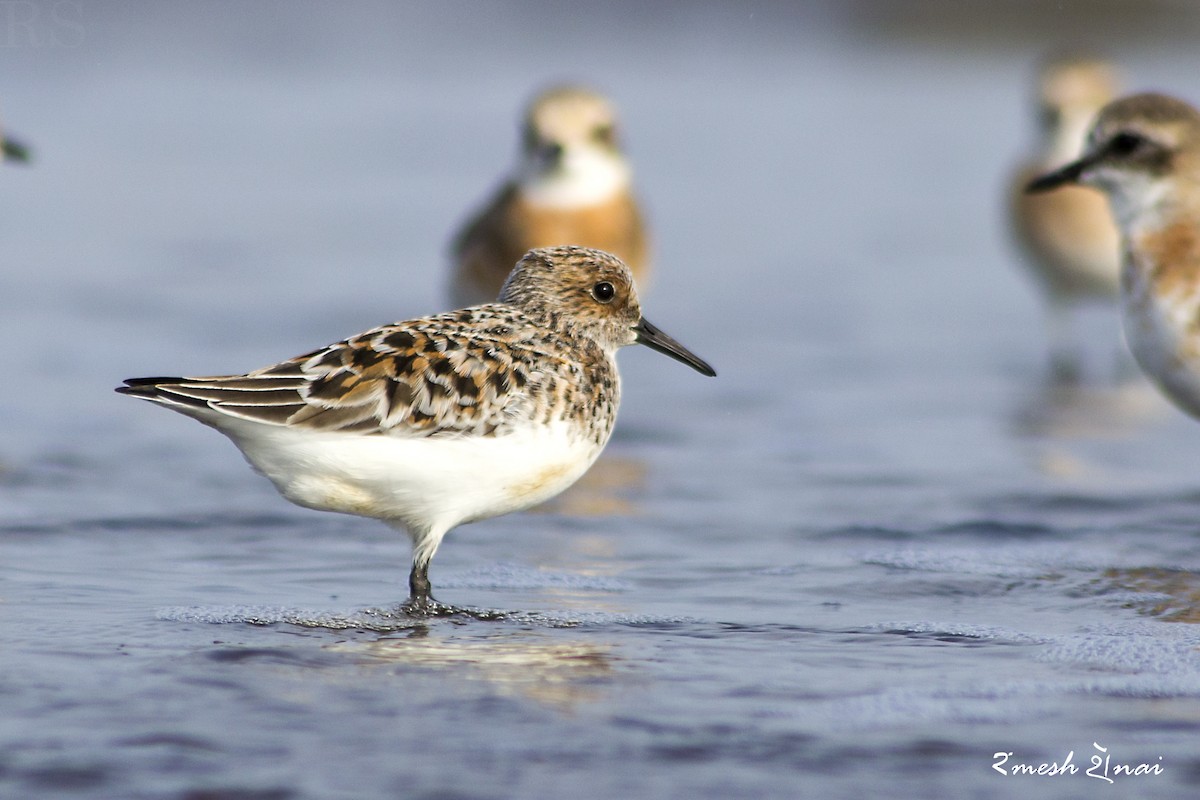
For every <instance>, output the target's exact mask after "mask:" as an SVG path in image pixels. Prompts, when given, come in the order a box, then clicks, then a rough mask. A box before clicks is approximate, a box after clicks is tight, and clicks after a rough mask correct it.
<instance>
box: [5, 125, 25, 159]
mask: <svg viewBox="0 0 1200 800" xmlns="http://www.w3.org/2000/svg"><path fill="white" fill-rule="evenodd" d="M0 156H3V160H4V161H13V162H16V163H18V164H26V163H28V162H29V158H30V154H29V148H28V147H27V146H25V145H24V144H22V143H21V142H19V141H17V140H16V139H14V138H12V137H11V136H8V135H5V134H4V132H3V131H0Z"/></svg>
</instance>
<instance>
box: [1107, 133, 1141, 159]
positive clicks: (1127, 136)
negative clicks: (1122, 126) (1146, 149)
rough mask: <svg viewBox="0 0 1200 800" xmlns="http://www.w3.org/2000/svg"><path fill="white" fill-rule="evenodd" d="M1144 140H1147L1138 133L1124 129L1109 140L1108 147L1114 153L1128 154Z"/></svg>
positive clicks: (1118, 154)
mask: <svg viewBox="0 0 1200 800" xmlns="http://www.w3.org/2000/svg"><path fill="white" fill-rule="evenodd" d="M1143 141H1145V140H1144V139H1143V138H1142V137H1141V136H1139V135H1137V134H1136V133H1129V132H1128V131H1122V132H1121V133H1118V134H1117V135H1116V136H1114V137H1113V138H1112V139H1111V140H1110V141H1109V143H1108V149H1109V152H1111V153H1112V154H1113V155H1116V156H1127V155H1129V154H1131V153H1132V152H1133V151H1135V150H1137V149H1138V148H1139V147H1141V146H1142V142H1143Z"/></svg>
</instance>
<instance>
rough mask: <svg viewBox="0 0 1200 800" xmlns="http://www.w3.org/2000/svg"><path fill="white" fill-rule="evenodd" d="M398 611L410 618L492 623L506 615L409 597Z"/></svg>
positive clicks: (489, 610) (431, 599)
mask: <svg viewBox="0 0 1200 800" xmlns="http://www.w3.org/2000/svg"><path fill="white" fill-rule="evenodd" d="M400 611H401V612H403V613H405V614H407V615H408V616H410V617H418V618H421V619H429V618H431V617H471V618H472V619H477V620H483V621H493V620H500V619H504V618H505V617H506V616H508V615H507V614H505V612H503V611H495V610H493V609H488V608H469V607H464V606H452V605H447V604H446V603H439V602H438V601H437V600H434V599H433V598H432V597H410V598H408V600H406V601H405V602H404V603H401V604H400Z"/></svg>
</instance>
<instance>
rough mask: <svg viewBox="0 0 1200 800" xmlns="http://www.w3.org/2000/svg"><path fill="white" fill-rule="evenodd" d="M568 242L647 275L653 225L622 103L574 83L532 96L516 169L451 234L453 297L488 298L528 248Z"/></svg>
mask: <svg viewBox="0 0 1200 800" xmlns="http://www.w3.org/2000/svg"><path fill="white" fill-rule="evenodd" d="M565 244H575V245H581V246H584V247H593V248H596V249H599V250H605V251H607V252H610V253H613V254H614V255H616V256H618V257H619V258H621V259H622V260H623V261H625V262H626V264H628V265H629V267H630V268H631V269H632V270H633V274H634V277H635V278H636V279H637V280H638V281H639V282H643V281H644V280H645V278H646V274H647V272H648V267H649V247H648V243H647V234H646V230H645V225H644V223H643V220H642V213H641V210H640V208H639V206H638V203H637V200H636V198H635V197H634V194H633V190H632V186H631V177H630V168H629V164H628V162H627V161H626V159H625V156H624V155H623V153H622V152H621V147H620V143H619V139H618V135H617V120H616V111H615V109H614V108H613V106H612V104H611V103H610V102H609V101H608V99H606V98H605V97H603V96H602V95H600V94H597V93H596V92H593V91H591V90H588V89H583V88H580V87H574V86H561V87H555V88H552V89H549V90H547V91H545V92H543V93H542V94H540V95H539V96H538V97H537V98H535V100H534V101H533V103H532V104H531V105H530V107H529V110H528V112H527V115H526V120H525V129H524V136H523V138H522V149H521V159H520V162H519V164H518V167H517V170H516V174H515V175H514V176H513V177H512V178H510V179H509V180H508V181H507V182H506V183H505V184H504V185H503V186H502V187H501V188H500V190H499V191H498V192H497V193H496V195H495V196H494V197H493V198H492V199H491V200H490V201H489V202H488V203H487V204H486V205H485V206H484V207H483V209H482V210H480V211H479V212H477V213H476V215H475V216H474V217H473V218H472V219H471V220H470V221H469V222H467V224H466V225H465V226H464V227H463V229H462V230H461V231H460V232H459V233H458V234H457V235H456V236H455V239H454V242H453V245H452V260H453V263H452V267H451V276H450V295H451V298H452V300H453V302H454V304H455V305H471V304H474V303H480V302H486V301H487V300H490V299H492V298H493V297H495V296H496V294H497V293H498V292H499V290H500V286H501V284H502V283H503V282H504V279H505V278H506V277H507V276H508V272H509V270H510V269H511V267H512V264H513V263H515V262H516V260H517V259H519V258H520V257H521V256H522V255H523V254H524V253H525V252H526V251H528V250H531V249H533V248H537V247H552V246H555V245H565Z"/></svg>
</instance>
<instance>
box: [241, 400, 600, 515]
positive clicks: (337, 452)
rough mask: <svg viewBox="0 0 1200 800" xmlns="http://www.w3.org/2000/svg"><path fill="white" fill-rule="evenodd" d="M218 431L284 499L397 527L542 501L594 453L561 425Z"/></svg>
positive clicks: (243, 427)
mask: <svg viewBox="0 0 1200 800" xmlns="http://www.w3.org/2000/svg"><path fill="white" fill-rule="evenodd" d="M223 422H225V421H223ZM221 427H222V431H223V432H224V433H226V434H227V435H228V436H229V437H230V438H231V439H232V440H233V441H234V443H235V444H236V445H237V446H238V448H239V449H240V450H241V451H242V453H243V454H244V455H245V456H246V459H247V460H248V461H249V462H250V463H251V464H252V465H253V466H254V468H255V469H257V470H258V471H259V472H261V473H262V474H263V475H265V476H266V477H267V478H269V479H270V480H271V482H272V483H273V484H275V487H276V488H277V489H278V490H279V492H280V493H281V494H282V495H283V496H284V497H286V498H287V499H288V500H291V501H292V502H294V503H296V504H298V505H302V506H306V507H308V508H316V509H320V510H324V511H337V512H342V513H347V514H357V515H360V516H367V517H375V518H379V519H383V520H387V521H390V522H393V523H400V524H402V525H404V527H406V528H408V529H409V530H410V532H414V533H416V532H417V531H420V530H427V529H430V528H435V529H442V528H451V527H453V526H455V525H458V524H460V523H464V522H471V521H474V520H479V519H486V518H488V517H493V516H497V515H500V514H505V513H508V512H510V511H517V510H520V509H523V508H528V507H530V506H532V505H536V504H537V503H540V502H543V501H544V500H547V499H549V498H550V497H553V496H554V495H556V494H558V493H559V492H561V491H562V490H563V489H565V488H567V487H568V486H570V485H571V484H572V483H574V482H575V481H576V480H577V479H578V478H579V477H580V476H581V475H582V474H583V473H584V472H586V471H587V469H588V467H589V466H591V464H592V462H593V461H595V459H596V457H597V456H598V455H599V454H600V451H601V450H602V449H603V445H600V446H597V445H596V444H595V443H593V442H591V441H590V440H588V439H587V438H586V437H584V436H580V435H578V431H577V429H575V428H572V427H571V426H568V425H566V424H565V423H558V424H555V425H550V426H539V427H529V428H523V429H518V430H517V431H515V432H513V433H512V434H509V435H507V436H498V437H436V436H435V437H426V438H402V437H393V436H386V435H373V436H368V435H358V434H346V433H322V432H312V431H307V430H294V429H290V428H286V427H276V426H264V425H261V424H256V423H244V424H243V423H241V422H240V421H236V420H235V421H233V423H232V424H230V423H228V422H225V424H222V426H221Z"/></svg>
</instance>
